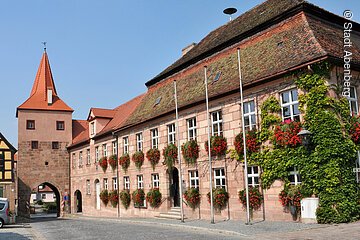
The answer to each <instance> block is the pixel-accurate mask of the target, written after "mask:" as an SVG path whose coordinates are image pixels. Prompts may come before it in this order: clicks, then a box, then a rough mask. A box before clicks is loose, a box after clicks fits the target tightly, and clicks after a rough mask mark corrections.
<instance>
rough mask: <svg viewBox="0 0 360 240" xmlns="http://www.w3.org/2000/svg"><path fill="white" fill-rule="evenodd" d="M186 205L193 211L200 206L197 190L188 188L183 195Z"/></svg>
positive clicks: (199, 196)
mask: <svg viewBox="0 0 360 240" xmlns="http://www.w3.org/2000/svg"><path fill="white" fill-rule="evenodd" d="M184 198H185V201H186V204H187V205H188V206H189V207H191V208H192V209H193V210H194V209H195V208H197V207H198V206H199V205H200V199H201V195H200V192H199V189H198V188H188V189H187V190H186V191H185V193H184Z"/></svg>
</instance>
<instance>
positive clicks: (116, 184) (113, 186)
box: [112, 177, 118, 190]
mask: <svg viewBox="0 0 360 240" xmlns="http://www.w3.org/2000/svg"><path fill="white" fill-rule="evenodd" d="M112 189H113V190H117V189H118V181H117V177H113V178H112Z"/></svg>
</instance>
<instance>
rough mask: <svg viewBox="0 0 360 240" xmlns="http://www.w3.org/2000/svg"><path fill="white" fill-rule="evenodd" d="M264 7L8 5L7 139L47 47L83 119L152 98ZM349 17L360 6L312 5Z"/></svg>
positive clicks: (57, 1) (0, 20)
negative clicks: (199, 45) (229, 25)
mask: <svg viewBox="0 0 360 240" xmlns="http://www.w3.org/2000/svg"><path fill="white" fill-rule="evenodd" d="M261 2H263V0H237V1H235V0H221V1H220V0H152V1H149V0H128V1H123V0H111V1H110V0H76V1H74V0H68V1H63V0H53V1H48V0H31V1H29V0H22V1H20V0H12V1H9V0H8V1H6V0H2V1H1V2H0V29H1V38H0V53H1V54H0V66H1V67H0V81H1V85H0V86H1V88H0V89H1V91H0V113H1V114H0V131H1V132H2V133H3V134H4V135H5V137H7V138H8V140H9V141H10V142H11V143H12V144H13V145H14V146H17V119H16V118H15V112H16V107H17V106H19V105H20V104H21V103H22V102H24V101H25V100H26V99H27V98H28V96H29V94H30V91H31V87H32V84H33V81H34V78H35V75H36V71H37V68H38V65H39V62H40V58H41V55H42V52H43V46H42V45H41V42H42V41H46V42H47V43H48V44H47V50H48V51H47V52H48V54H49V59H50V64H51V67H52V72H53V76H54V80H55V84H56V87H57V91H58V94H59V96H60V97H61V98H62V99H63V100H64V101H65V102H66V103H67V104H68V105H69V106H71V107H72V108H73V109H74V110H75V112H74V114H73V117H74V118H75V119H85V118H86V117H87V114H88V111H89V108H90V107H102V108H114V107H116V106H118V105H120V104H121V103H123V102H125V101H127V100H130V99H131V98H133V97H135V96H137V95H138V94H140V93H143V92H145V91H146V88H145V85H144V83H145V82H146V81H148V80H150V79H151V78H153V77H154V76H156V75H157V74H158V73H160V72H161V71H162V70H163V69H165V68H166V67H167V66H168V65H170V64H172V63H173V62H174V61H175V60H176V59H178V58H179V57H180V56H181V49H182V48H183V47H185V46H187V45H188V44H190V43H192V42H199V41H200V40H201V39H202V38H203V37H204V36H205V35H206V34H207V33H209V32H210V31H212V30H214V29H215V28H217V27H219V26H221V25H223V24H225V23H226V22H227V21H228V17H227V16H224V14H223V13H222V10H223V9H225V8H226V7H236V8H237V9H238V12H237V13H236V14H235V15H234V17H236V16H238V15H239V14H241V13H243V12H245V11H247V10H249V9H250V8H252V7H254V6H255V5H257V4H259V3H261ZM310 2H312V3H314V4H316V5H319V6H321V7H323V8H325V9H327V10H329V11H331V12H334V13H337V14H339V15H342V12H343V11H344V10H345V9H351V10H352V11H353V13H354V20H355V21H357V22H359V19H360V4H359V3H358V1H353V0H342V1H327V0H310Z"/></svg>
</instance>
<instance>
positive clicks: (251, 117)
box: [18, 0, 360, 220]
mask: <svg viewBox="0 0 360 240" xmlns="http://www.w3.org/2000/svg"><path fill="white" fill-rule="evenodd" d="M343 22H344V19H343V18H342V17H339V16H337V15H334V14H332V13H330V12H327V11H325V10H323V9H321V8H319V7H317V6H314V5H312V4H309V3H307V2H306V1H302V0H281V1H280V0H268V1H266V2H265V3H263V4H260V5H258V6H256V7H255V8H253V9H251V10H249V11H247V12H246V13H244V14H243V15H241V16H239V17H238V18H236V19H234V20H233V21H230V22H228V23H227V24H225V25H223V26H221V27H219V28H218V29H216V30H214V31H212V32H210V33H209V34H208V35H207V36H206V37H205V38H204V39H202V40H201V41H200V42H199V43H198V44H192V45H191V46H190V48H191V49H189V48H187V52H186V53H184V55H183V56H182V57H181V58H180V59H179V60H177V61H176V62H175V63H173V64H172V65H170V66H169V67H168V68H166V69H165V70H164V71H162V72H161V73H160V74H159V75H157V76H156V77H154V78H153V79H151V80H150V81H148V82H146V86H147V88H148V89H147V91H146V92H145V93H144V94H142V95H140V96H137V97H135V98H133V99H131V100H130V101H128V102H126V103H124V104H122V105H120V106H118V107H116V108H114V109H101V108H91V109H90V111H89V115H88V118H87V119H86V120H72V119H71V113H72V109H71V108H69V107H68V106H67V105H66V104H65V103H63V102H62V101H61V100H60V98H59V97H58V96H57V94H56V90H55V85H54V82H53V80H52V77H51V71H50V67H49V65H48V60H47V55H46V53H44V56H43V59H42V61H41V66H40V68H39V72H38V74H37V78H36V80H35V83H34V87H33V90H32V93H31V96H30V98H29V99H28V100H27V101H26V102H25V103H24V104H23V105H21V106H20V107H19V108H18V118H19V163H21V164H22V165H21V166H20V164H19V192H20V193H21V196H20V195H19V198H20V197H21V198H20V205H21V201H26V200H27V199H29V197H30V195H29V194H30V189H33V188H34V187H36V186H37V185H39V184H40V183H43V182H46V183H49V184H50V186H53V187H54V188H55V189H57V190H58V191H59V194H60V197H61V199H63V196H64V195H65V194H66V193H68V194H69V195H70V205H71V212H72V213H82V214H84V215H92V216H111V217H133V216H139V217H155V216H159V215H160V214H162V215H163V216H166V213H168V212H169V214H170V215H171V214H172V215H174V216H176V213H177V212H178V211H179V208H178V207H179V205H180V202H179V198H180V193H179V188H180V184H182V186H183V187H184V189H187V188H199V191H200V193H201V203H200V206H199V207H198V208H196V209H195V210H192V209H191V208H190V207H188V206H186V204H185V205H184V208H185V216H186V217H187V218H203V219H208V218H209V217H210V205H209V203H208V202H207V197H206V194H207V193H208V192H209V185H210V182H209V165H208V164H209V162H208V158H207V152H206V150H205V146H204V144H205V142H206V141H207V133H208V132H207V123H208V118H210V128H211V131H210V133H211V135H213V136H214V135H218V136H223V137H225V138H226V140H227V145H228V148H230V149H231V148H232V149H233V148H234V140H235V136H236V135H237V134H238V133H240V132H241V118H242V116H241V115H242V114H244V118H245V127H246V129H247V130H251V129H260V128H261V125H260V122H261V117H260V115H261V111H260V106H262V104H263V103H264V101H265V100H266V99H268V98H269V96H274V97H275V98H276V99H278V101H279V102H280V107H281V111H279V113H278V116H279V117H280V118H281V119H282V120H283V121H284V120H295V121H303V120H304V119H303V115H302V114H301V113H300V110H299V95H300V94H301V91H300V90H298V89H297V86H296V84H295V83H294V75H293V74H294V73H295V72H298V71H308V70H309V69H310V70H311V68H312V66H313V65H314V64H317V63H322V62H329V63H331V71H330V72H331V74H330V77H329V79H327V83H328V84H339V83H340V84H341V82H342V74H343V66H342V64H343V63H342V57H343V42H342V41H343ZM352 24H353V39H354V46H353V49H352V50H353V65H352V68H353V76H354V78H353V81H352V82H351V90H350V92H351V94H350V97H349V98H348V100H349V108H350V110H351V112H352V113H353V114H358V113H359V109H358V104H359V99H358V96H357V94H358V93H359V89H360V86H359V85H360V82H359V72H358V69H359V67H360V65H359V63H360V54H359V53H360V35H359V30H360V25H359V24H358V23H355V22H352ZM238 49H240V50H241V70H242V79H243V84H244V101H245V104H244V109H241V107H240V96H239V68H238V55H237V53H238V52H237V50H238ZM205 67H206V68H205ZM205 69H206V74H207V75H206V76H207V78H208V89H209V108H210V116H207V114H206V105H205V85H204V78H205ZM175 80H176V84H177V92H178V104H179V132H178V133H177V131H176V125H175V102H174V81H175ZM49 94H50V95H49ZM49 96H52V97H50V98H49ZM49 99H50V100H51V101H50V103H49ZM45 119H46V120H45ZM29 121H30V122H29ZM31 121H33V123H34V127H35V130H34V129H29V128H27V126H28V124H30V125H31V124H32V122H31ZM59 121H60V122H62V124H63V125H62V126H63V128H62V129H61V130H59V129H58V128H57V127H58V122H59ZM45 129H46V130H45ZM49 131H51V133H49ZM178 139H179V140H180V145H182V144H184V143H185V142H187V141H189V140H192V139H194V140H196V141H197V143H198V144H199V147H200V153H199V155H200V156H199V158H198V159H197V163H196V164H194V165H187V164H184V162H183V164H182V166H181V171H180V166H179V162H175V164H174V167H173V168H172V169H169V168H168V167H167V166H166V165H164V164H162V163H163V162H164V158H163V156H162V154H161V158H160V162H159V163H158V164H157V165H155V167H154V168H153V167H152V165H151V164H150V162H149V161H148V160H147V159H146V157H145V160H144V164H143V165H142V166H141V168H140V169H139V168H137V167H136V166H135V164H134V163H133V162H131V163H130V166H129V168H128V169H127V171H125V170H124V169H122V168H121V166H119V164H117V165H116V168H115V169H112V168H111V167H110V166H109V167H108V168H107V169H106V170H105V171H103V169H102V168H101V167H100V164H99V162H100V161H101V159H102V158H104V157H105V158H109V157H110V156H115V158H116V159H118V158H119V157H120V156H123V155H125V154H129V156H130V158H131V156H132V155H133V154H134V153H135V152H137V151H142V152H143V153H144V154H145V155H146V152H147V151H148V150H149V149H152V148H157V149H159V150H160V152H161V153H162V151H163V149H164V148H165V147H166V146H167V145H168V144H170V143H174V144H177V140H178ZM34 141H37V144H38V145H37V148H35V149H34V148H33V147H32V146H33V144H34V143H33V142H34ZM54 141H56V142H57V143H58V148H57V149H52V146H53V144H54ZM49 156H51V157H50V158H49ZM29 161H31V162H32V164H31V165H32V167H31V168H30V167H29V163H28V162H29ZM25 164H26V165H25ZM20 168H23V169H26V174H25V172H21V171H20ZM212 168H213V169H212V174H213V183H212V185H213V187H219V188H225V189H226V190H227V192H228V193H229V196H230V199H229V203H228V205H227V208H226V209H225V210H222V211H217V212H216V214H215V218H216V219H244V218H245V211H244V208H243V206H242V205H241V204H240V203H239V199H238V192H239V191H240V190H242V189H244V182H245V180H244V165H243V163H242V162H240V161H236V160H234V159H232V158H231V157H230V154H227V155H225V156H222V157H220V158H218V159H216V160H215V159H214V160H213V161H212ZM30 170H31V171H30ZM22 171H24V170H22ZM29 172H31V174H29ZM49 172H51V173H52V174H51V176H49V174H48V173H49ZM261 172H262V169H261V168H260V167H259V166H257V165H250V166H249V167H248V174H249V175H248V181H249V185H251V186H254V187H255V186H259V183H260V182H261ZM180 175H181V176H182V179H183V183H181V182H180V181H179V176H180ZM289 181H290V183H291V184H300V183H301V176H300V175H299V173H298V171H297V169H296V166H290V168H289ZM21 184H22V185H21ZM283 184H284V183H283V182H282V181H279V180H278V181H275V182H274V183H273V184H272V186H271V188H269V189H266V190H265V189H263V190H262V191H263V194H264V204H263V208H262V209H261V210H260V211H256V212H255V213H254V217H255V218H263V217H264V216H265V218H266V219H272V220H292V217H291V215H290V214H289V213H288V212H285V211H284V209H283V207H282V206H281V204H280V202H279V198H278V195H279V192H280V191H281V190H282V189H283ZM152 188H159V190H160V192H161V193H162V200H161V205H160V206H159V207H158V208H151V207H150V206H148V204H147V203H146V201H145V202H144V203H143V204H142V206H140V207H138V206H137V207H135V206H134V205H133V204H130V206H129V208H125V207H123V206H122V205H121V204H119V205H117V206H116V207H112V206H111V205H110V204H108V205H107V206H106V205H105V204H103V202H102V201H101V200H100V193H101V191H102V190H104V189H107V190H109V191H110V190H116V191H122V190H123V189H128V190H129V191H130V192H133V191H134V190H136V189H143V190H144V191H145V193H147V192H148V191H149V190H150V189H152ZM57 199H60V198H57ZM24 206H25V205H24V204H23V207H24ZM23 210H24V209H23Z"/></svg>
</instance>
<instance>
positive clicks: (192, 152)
mask: <svg viewBox="0 0 360 240" xmlns="http://www.w3.org/2000/svg"><path fill="white" fill-rule="evenodd" d="M199 151H200V148H199V145H198V144H197V142H196V141H195V140H190V141H187V142H186V143H184V144H183V145H182V146H181V152H182V155H183V157H184V160H185V162H186V163H187V164H188V165H189V164H195V163H196V160H197V159H198V158H199Z"/></svg>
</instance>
